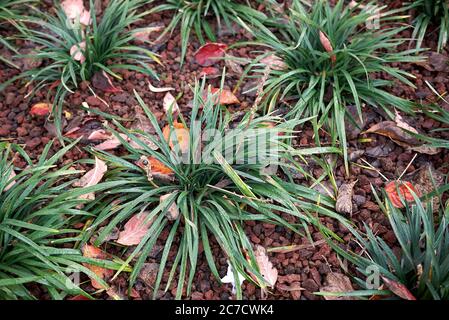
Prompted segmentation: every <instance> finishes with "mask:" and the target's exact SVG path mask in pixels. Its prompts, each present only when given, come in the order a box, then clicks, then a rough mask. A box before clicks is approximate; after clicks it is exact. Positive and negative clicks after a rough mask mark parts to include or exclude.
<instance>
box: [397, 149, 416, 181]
mask: <svg viewBox="0 0 449 320" xmlns="http://www.w3.org/2000/svg"><path fill="white" fill-rule="evenodd" d="M417 156H418V154H417V153H415V155H414V156H413V158H412V160H410V162H409V163H408V165H407V166H406V167H405V169H404V171H402V173H401V175H400V176H399V178H398V180H401V178H402V176H403V175H404V174H405V173H406V172H407V170H408V168H409V167H410V166H411V165H412V163H413V161H415V159H416V157H417Z"/></svg>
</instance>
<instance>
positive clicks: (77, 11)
mask: <svg viewBox="0 0 449 320" xmlns="http://www.w3.org/2000/svg"><path fill="white" fill-rule="evenodd" d="M61 7H62V10H63V11H64V13H65V15H66V16H67V18H69V19H70V20H72V21H73V22H74V21H76V20H77V19H79V22H80V23H81V24H83V25H85V26H88V25H89V24H90V23H91V19H90V11H89V10H86V9H85V8H84V4H83V0H64V1H62V2H61Z"/></svg>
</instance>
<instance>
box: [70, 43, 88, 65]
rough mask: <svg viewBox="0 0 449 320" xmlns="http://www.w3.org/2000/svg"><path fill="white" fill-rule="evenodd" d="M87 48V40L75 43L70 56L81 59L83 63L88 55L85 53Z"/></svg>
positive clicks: (77, 59)
mask: <svg viewBox="0 0 449 320" xmlns="http://www.w3.org/2000/svg"><path fill="white" fill-rule="evenodd" d="M85 50H86V41H83V42H80V43H78V44H74V45H73V46H72V47H71V48H70V56H71V57H73V59H74V60H76V61H79V62H80V63H81V64H83V63H84V62H85V61H86V57H85V56H84V54H83V52H84V51H85Z"/></svg>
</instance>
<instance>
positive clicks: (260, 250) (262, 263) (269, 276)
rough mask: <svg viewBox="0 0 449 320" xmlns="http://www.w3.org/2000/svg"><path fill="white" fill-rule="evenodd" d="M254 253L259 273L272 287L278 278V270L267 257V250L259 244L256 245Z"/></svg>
mask: <svg viewBox="0 0 449 320" xmlns="http://www.w3.org/2000/svg"><path fill="white" fill-rule="evenodd" d="M254 255H255V258H256V262H257V265H258V266H259V270H260V274H261V275H262V276H263V278H264V279H265V281H266V282H267V283H268V284H269V286H270V287H272V288H274V285H275V284H276V281H277V278H278V271H277V269H276V268H275V267H273V264H272V263H271V262H270V260H269V259H268V255H267V250H266V249H265V248H264V247H262V246H260V245H256V247H255V250H254Z"/></svg>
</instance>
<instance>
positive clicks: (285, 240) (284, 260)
mask: <svg viewBox="0 0 449 320" xmlns="http://www.w3.org/2000/svg"><path fill="white" fill-rule="evenodd" d="M44 2H49V3H51V1H44ZM398 3H400V1H394V2H391V3H390V5H391V6H397V5H398ZM47 9H48V8H47ZM170 17H171V16H170V14H169V13H167V14H164V15H151V16H148V17H146V19H145V21H143V22H142V25H148V24H161V23H162V24H165V25H167V24H168V22H169V20H170ZM407 35H408V36H410V33H408V34H407ZM436 37H437V33H436V32H430V33H429V35H428V36H427V37H426V39H425V46H426V47H429V48H431V50H433V51H434V50H435V48H436ZM248 38H249V36H248V35H247V34H245V33H244V32H242V31H238V32H237V33H236V34H232V33H230V32H228V31H222V35H220V36H219V38H218V40H219V42H223V43H226V44H228V45H232V44H234V43H236V42H238V41H242V40H247V39H248ZM17 46H18V47H20V48H23V49H26V48H27V47H28V46H30V44H27V43H17ZM199 47H200V44H199V43H198V42H197V40H196V39H195V37H192V39H191V41H190V44H189V48H188V52H187V58H186V63H185V65H184V66H183V68H182V69H180V65H179V62H178V61H179V57H180V38H179V34H178V33H176V32H175V33H174V34H173V35H172V36H171V37H170V38H169V39H168V40H167V41H166V42H164V43H161V44H159V45H156V46H154V47H152V48H151V49H153V50H154V51H156V52H157V53H158V54H160V55H161V61H162V63H163V66H158V65H155V66H154V67H155V70H156V72H157V73H158V74H159V75H160V78H161V81H160V82H157V81H156V80H154V79H150V78H148V77H146V76H143V75H141V74H136V73H134V72H123V73H122V75H123V79H124V80H123V81H119V82H116V83H115V84H116V85H117V86H119V87H120V88H121V89H123V92H122V93H118V94H104V93H98V92H96V94H98V96H99V97H100V98H101V100H100V99H98V98H96V97H95V96H94V95H93V94H92V92H91V91H90V90H89V89H88V84H87V83H86V84H83V85H81V87H80V88H79V90H77V91H76V92H75V93H74V94H72V95H69V97H68V99H67V101H66V105H65V109H66V110H67V111H68V112H70V114H71V116H70V117H69V118H70V119H69V120H67V126H66V127H65V131H66V132H67V131H69V130H70V128H73V127H75V126H79V125H80V124H82V126H83V128H85V130H87V131H89V130H91V129H93V128H99V127H101V125H102V121H103V120H104V119H102V118H101V117H96V116H92V117H90V118H88V119H90V120H88V121H86V114H85V112H84V111H82V110H81V109H80V108H79V107H80V106H81V104H82V102H87V103H88V104H89V106H90V107H91V108H98V109H100V110H102V111H104V112H108V113H111V114H114V115H117V116H120V117H123V118H127V119H130V120H132V119H134V118H135V113H136V105H137V103H136V101H135V99H134V98H133V90H134V89H135V90H136V91H137V92H139V94H140V95H141V96H142V97H143V99H144V101H145V102H146V103H147V105H148V106H149V107H150V108H151V110H152V111H153V112H154V113H155V114H156V115H157V116H158V117H159V118H160V119H162V117H163V115H164V112H163V110H162V98H163V96H164V94H163V93H153V92H151V91H150V90H149V89H148V82H149V81H151V83H152V84H153V85H154V86H156V87H165V86H169V87H174V88H175V89H176V90H175V91H174V92H175V94H179V93H183V96H182V98H181V99H180V100H179V101H178V104H179V106H180V107H181V112H182V113H183V114H184V115H186V116H187V117H188V115H189V110H190V108H189V101H190V100H191V99H192V93H191V88H190V86H191V85H193V84H194V81H195V78H198V77H199V73H200V67H199V66H198V65H197V64H195V62H194V60H193V53H194V52H195V51H196V50H197V49H198V48H199ZM255 49H256V48H255V47H240V48H236V49H232V50H231V51H230V52H229V53H230V54H232V55H234V56H237V57H252V55H253V54H252V51H254V50H255ZM400 49H406V48H398V50H400ZM3 53H5V52H4V50H3ZM5 54H6V53H5ZM442 55H443V56H444V57H446V58H447V56H448V54H447V52H443V53H442ZM20 63H22V64H24V68H26V67H29V65H28V66H27V64H30V62H29V61H20ZM401 67H402V68H403V69H405V70H407V71H410V72H412V73H413V74H414V75H415V76H416V80H415V84H416V86H417V89H415V90H413V89H411V88H409V87H404V86H402V85H400V84H397V85H395V86H393V87H392V88H391V89H390V90H391V92H392V93H394V94H396V95H399V96H402V97H404V98H408V99H411V100H415V101H422V102H426V101H434V100H436V97H435V95H434V94H433V93H432V92H431V91H430V89H429V88H428V86H427V85H426V84H425V81H429V82H430V83H432V84H433V86H434V87H435V88H436V90H437V91H438V92H439V93H441V94H443V93H445V92H446V91H447V90H448V89H449V78H448V73H449V70H448V68H446V69H444V68H438V67H436V66H432V65H424V66H422V65H421V66H418V65H414V64H408V65H402V66H401ZM435 69H437V70H436V71H431V70H435ZM17 73H18V71H17V70H15V69H12V68H9V67H8V66H6V65H4V64H1V63H0V82H1V81H3V80H6V79H8V78H9V77H11V76H13V75H15V74H17ZM238 78H239V77H238V75H232V74H229V75H228V77H227V79H226V82H225V88H229V89H233V88H234V86H235V85H236V83H237V80H238ZM219 81H220V79H213V80H209V82H208V83H211V84H212V85H215V86H219ZM247 85H249V84H248V83H247V82H244V83H243V84H242V86H241V87H240V89H239V90H238V91H237V93H236V95H237V96H238V98H239V99H240V101H242V103H241V105H240V106H239V107H235V108H234V110H233V112H242V111H245V110H247V108H249V107H250V106H251V105H252V102H253V100H254V96H253V95H251V94H246V95H245V94H243V93H242V92H243V90H242V88H245V86H247ZM29 91H30V88H29V87H25V86H24V83H22V82H17V83H14V84H13V85H11V86H9V87H8V88H7V89H6V90H5V91H4V92H0V140H8V141H10V142H14V143H19V144H22V145H25V146H26V150H27V151H28V152H29V153H30V154H31V155H32V156H33V157H34V158H36V157H37V156H38V155H39V154H40V152H41V151H42V148H43V146H44V145H45V144H46V143H47V142H48V141H50V140H52V139H53V138H54V133H53V132H52V126H51V123H50V122H49V121H47V120H46V118H45V117H43V118H42V117H32V116H31V115H30V114H29V108H30V107H31V106H32V105H33V104H34V103H37V102H42V101H46V99H47V98H46V92H41V93H38V95H37V96H35V97H33V98H32V99H31V100H29V99H27V97H26V95H27V93H28V92H29ZM50 99H51V98H50ZM102 100H104V102H103V101H102ZM442 106H443V107H446V108H447V106H444V105H443V104H442ZM448 110H449V109H448ZM365 119H366V123H365V124H364V126H365V129H366V128H369V127H370V125H372V124H374V123H378V122H380V121H382V120H384V118H383V116H382V114H381V113H377V112H376V111H375V110H372V109H366V110H365ZM407 121H409V123H410V124H411V125H412V126H413V127H415V128H416V129H417V130H419V131H420V132H423V133H426V134H428V135H431V136H436V137H442V138H446V139H447V138H449V137H448V134H447V133H444V132H439V133H438V132H435V129H437V128H439V127H444V126H443V125H441V124H440V123H438V122H436V121H434V120H432V119H428V118H426V117H424V116H423V115H420V116H419V117H417V118H407ZM86 122H87V123H86ZM131 124H132V121H129V122H127V125H131ZM312 134H313V133H312V131H311V130H310V128H307V127H305V128H302V132H301V133H300V135H299V137H298V139H297V141H296V144H297V146H298V147H301V146H313V139H312ZM348 134H349V137H348V140H349V145H350V156H351V160H352V161H353V162H352V163H351V167H350V176H349V177H346V176H345V175H344V168H343V166H342V161H341V160H338V161H337V166H336V168H335V175H336V180H337V184H338V185H340V184H341V183H343V182H345V181H346V182H348V181H355V180H357V183H356V185H355V189H354V196H353V203H354V205H355V210H354V213H353V215H352V217H348V218H350V219H351V220H352V221H353V222H354V223H355V225H356V226H357V227H360V228H361V226H362V223H366V224H368V225H369V226H371V228H372V229H373V230H374V231H375V232H376V233H377V234H378V235H380V236H382V237H383V238H384V239H385V240H386V241H387V243H389V244H392V245H394V234H393V232H392V231H391V230H390V228H389V223H388V220H387V218H386V217H385V216H384V215H383V213H382V212H380V210H379V208H378V206H377V205H376V203H375V200H374V199H373V198H372V195H371V187H370V184H372V185H374V186H375V187H377V188H379V187H382V186H384V184H385V180H384V179H383V178H382V177H381V175H380V174H379V172H377V171H375V170H372V169H366V168H362V167H361V166H362V165H363V166H366V163H364V162H363V161H362V159H363V160H365V161H367V162H368V163H370V164H371V165H372V166H373V167H375V168H376V169H377V170H378V171H380V172H381V173H382V174H383V175H384V176H385V177H387V178H388V179H395V178H397V177H398V176H399V175H401V173H402V172H403V171H404V170H405V168H406V167H407V165H408V164H409V162H410V161H411V159H412V158H413V157H414V155H415V152H412V151H405V150H404V149H403V148H402V147H400V146H398V145H397V144H395V143H394V142H392V141H391V140H390V139H388V138H386V137H382V136H378V135H366V134H360V132H357V131H356V130H349V133H348ZM361 138H369V140H370V142H361ZM82 142H85V141H82ZM58 147H59V143H58V142H57V141H56V142H55V144H54V146H53V150H54V151H55V150H57V149H58ZM115 152H117V153H119V154H120V152H123V150H121V149H118V150H116V151H115ZM85 157H88V154H87V153H86V152H85V151H83V149H82V148H81V147H77V148H75V149H73V150H72V151H70V152H68V153H67V154H66V155H65V157H64V158H65V159H66V160H68V159H70V160H77V159H82V158H85ZM447 163H449V154H448V153H447V152H446V151H442V152H440V153H439V154H437V155H434V156H428V155H424V154H418V155H417V157H416V159H415V160H414V161H413V163H412V164H411V165H410V166H409V167H408V169H407V173H413V172H416V170H419V169H420V168H423V167H426V166H428V165H432V166H433V167H434V168H436V169H439V170H440V171H441V172H442V173H447V171H448V168H447ZM16 165H17V166H19V167H21V166H24V163H20V159H18V160H17V163H16ZM309 169H310V171H311V172H313V174H314V175H315V176H316V177H318V176H320V174H321V169H319V168H318V167H314V166H313V165H311V167H310V168H309ZM297 183H303V184H306V185H310V182H308V181H306V180H303V179H301V178H300V177H299V179H298V180H297ZM323 222H324V223H325V224H326V225H327V227H329V228H330V229H331V230H334V231H335V232H336V233H337V234H339V235H340V236H341V237H342V238H344V239H345V240H349V239H350V235H349V234H348V231H347V230H346V229H345V228H344V227H343V226H342V225H339V224H338V223H336V222H334V221H331V220H327V219H325V220H323ZM246 231H247V234H248V236H249V237H250V240H251V241H252V242H253V243H259V244H261V245H263V246H264V247H266V248H272V247H278V246H288V245H302V246H300V247H299V249H296V250H293V251H290V252H286V253H272V254H270V260H271V261H272V262H273V265H274V266H275V267H276V268H277V269H278V270H279V275H280V276H279V280H278V285H277V286H276V288H275V289H274V290H273V291H272V292H271V293H270V294H269V295H268V298H269V299H311V300H314V299H320V298H319V297H318V296H315V295H314V294H313V292H315V291H318V290H319V288H320V287H321V286H323V283H324V279H325V277H326V275H327V274H328V273H329V272H343V271H342V268H346V266H345V263H344V262H341V261H339V260H338V259H337V256H336V254H335V253H334V252H332V251H331V250H330V248H329V246H328V245H327V244H325V243H323V242H321V241H319V240H320V239H321V235H320V234H319V233H318V232H317V231H316V230H311V231H312V233H313V238H314V240H315V241H316V242H317V244H316V245H315V246H312V245H310V243H309V242H308V241H307V240H306V239H304V238H300V237H299V236H298V235H295V234H293V233H291V232H288V231H286V230H285V229H283V228H279V227H275V226H274V225H269V224H261V223H248V224H247V226H246ZM167 236H168V232H165V237H167ZM163 240H164V236H163V237H162V239H161V241H160V243H158V248H159V249H161V248H163V243H164V241H163ZM352 249H356V246H354V247H353V248H352ZM107 250H108V248H107V247H106V251H107ZM109 250H112V252H114V253H117V254H120V252H121V251H117V249H116V248H114V247H110V248H109ZM153 251H154V252H153V253H152V255H151V258H149V260H148V261H147V262H148V265H147V266H146V269H145V270H146V271H147V278H146V281H145V279H140V280H139V281H138V282H137V284H136V286H135V290H136V292H134V294H133V295H134V296H135V298H137V299H139V298H141V299H148V298H151V295H152V288H151V287H150V286H148V285H147V284H146V282H148V283H151V282H152V280H151V277H155V273H154V267H155V264H157V262H158V259H159V258H160V254H161V252H160V250H153ZM213 253H214V255H215V256H216V257H217V261H218V262H219V272H220V274H222V275H224V274H225V273H226V269H227V263H226V259H225V257H223V256H222V255H221V253H220V249H219V247H218V245H217V244H216V243H215V244H214V250H213ZM125 255H126V253H125ZM170 259H174V251H172V255H171V256H170ZM156 270H157V268H156ZM167 278H168V271H167V274H166V275H165V276H164V281H166V280H167ZM175 283H176V282H175ZM114 285H115V287H116V290H117V291H118V292H119V293H120V292H124V290H125V289H126V288H127V280H126V275H124V276H122V277H119V278H118V279H116V280H115V282H114ZM85 286H86V289H87V290H90V289H89V286H90V283H89V281H86V284H85ZM164 287H165V286H164V284H162V285H161V288H164ZM35 290H36V293H37V294H39V295H40V296H41V297H42V298H45V297H46V294H45V292H40V291H39V290H40V289H39V288H37V287H36V288H35ZM175 292H176V288H175V286H174V285H172V288H171V290H169V291H168V292H167V293H163V292H161V293H160V295H159V297H160V298H161V299H172V298H173V297H174V294H175ZM243 292H244V297H245V298H247V299H260V298H261V293H260V290H259V289H257V288H256V287H255V286H254V285H252V284H248V283H247V282H245V283H244V284H243ZM103 297H104V298H108V295H106V294H105V293H104V294H103ZM232 297H233V295H232V293H231V286H230V285H221V284H219V283H218V282H217V281H216V280H215V279H214V278H213V276H212V274H211V273H210V271H209V268H208V266H207V262H206V260H205V258H204V256H203V255H200V260H199V263H198V272H197V276H196V279H195V281H194V287H193V294H192V299H231V298H232Z"/></svg>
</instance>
